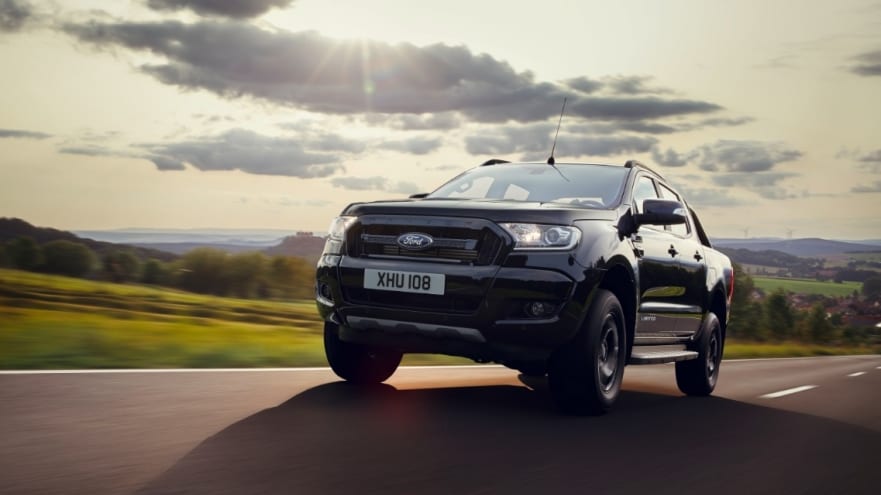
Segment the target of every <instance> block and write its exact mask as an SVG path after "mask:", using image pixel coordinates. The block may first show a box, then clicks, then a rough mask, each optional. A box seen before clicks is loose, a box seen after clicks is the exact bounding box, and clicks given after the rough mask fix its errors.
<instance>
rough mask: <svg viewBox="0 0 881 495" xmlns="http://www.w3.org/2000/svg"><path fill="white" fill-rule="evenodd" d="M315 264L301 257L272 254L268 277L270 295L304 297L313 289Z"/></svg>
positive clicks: (291, 297)
mask: <svg viewBox="0 0 881 495" xmlns="http://www.w3.org/2000/svg"><path fill="white" fill-rule="evenodd" d="M314 277H315V265H313V264H310V263H308V262H306V260H304V259H302V258H295V257H291V256H273V257H272V259H271V260H270V262H269V273H268V279H269V282H270V287H271V289H272V295H273V296H274V297H279V298H282V299H304V298H308V297H311V296H312V295H313V291H314V287H313V285H314Z"/></svg>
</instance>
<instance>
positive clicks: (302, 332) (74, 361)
mask: <svg viewBox="0 0 881 495" xmlns="http://www.w3.org/2000/svg"><path fill="white" fill-rule="evenodd" d="M405 362H406V363H407V364H437V363H466V362H470V361H467V360H464V359H458V358H450V357H445V356H433V355H412V356H407V357H406V358H405ZM239 366H327V361H326V360H325V358H324V348H323V344H322V323H321V321H320V320H319V318H318V314H317V312H316V310H315V303H314V302H313V301H311V300H304V301H296V302H276V301H257V300H246V299H232V298H223V297H211V296H202V295H197V294H191V293H188V292H181V291H175V290H170V289H165V288H152V287H144V286H137V285H120V284H111V283H104V282H93V281H88V280H80V279H74V278H67V277H57V276H51V275H42V274H35V273H29V272H22V271H17V270H3V269H0V368H4V369H24V368H31V369H33V368H41V369H56V368H58V369H60V368H154V367H239Z"/></svg>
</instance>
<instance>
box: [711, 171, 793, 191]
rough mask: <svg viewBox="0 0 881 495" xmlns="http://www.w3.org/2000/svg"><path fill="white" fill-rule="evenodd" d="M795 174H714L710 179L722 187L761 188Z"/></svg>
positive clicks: (775, 183)
mask: <svg viewBox="0 0 881 495" xmlns="http://www.w3.org/2000/svg"><path fill="white" fill-rule="evenodd" d="M797 176H798V174H793V173H789V172H751V173H731V174H715V175H712V176H711V177H710V179H711V180H712V181H713V182H714V183H716V184H718V185H720V186H723V187H734V186H738V187H747V188H762V187H770V186H776V185H777V184H778V183H779V182H780V181H781V180H783V179H786V178H789V177H797Z"/></svg>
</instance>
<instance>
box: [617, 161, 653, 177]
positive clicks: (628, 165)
mask: <svg viewBox="0 0 881 495" xmlns="http://www.w3.org/2000/svg"><path fill="white" fill-rule="evenodd" d="M624 167H625V168H636V167H639V168H641V169H644V170H648V171H649V172H651V173H653V174H655V175H657V176H658V177H663V176H662V175H661V174H659V173H658V172H656V171H654V170H652V168H651V167H649V166H648V165H646V164H644V163H642V162H641V161H639V160H627V161H626V162H624Z"/></svg>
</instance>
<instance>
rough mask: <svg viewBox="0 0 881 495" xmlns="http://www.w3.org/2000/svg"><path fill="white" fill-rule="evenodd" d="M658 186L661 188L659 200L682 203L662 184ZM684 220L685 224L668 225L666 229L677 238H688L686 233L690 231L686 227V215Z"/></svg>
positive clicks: (677, 196)
mask: <svg viewBox="0 0 881 495" xmlns="http://www.w3.org/2000/svg"><path fill="white" fill-rule="evenodd" d="M658 185H659V186H660V187H661V199H671V200H673V201H679V202H680V203H681V202H682V199H681V198H680V197H679V195H678V194H676V193H675V192H673V190H672V189H670V188H669V187H667V186H665V185H664V184H658ZM685 218H686V221H685V223H681V224H679V225H670V226H669V227H667V228H668V229H670V231H671V232H673V233H674V234H676V235H678V236H682V237H688V233H689V232H691V229H690V228H689V226H688V215H686V216H685Z"/></svg>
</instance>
